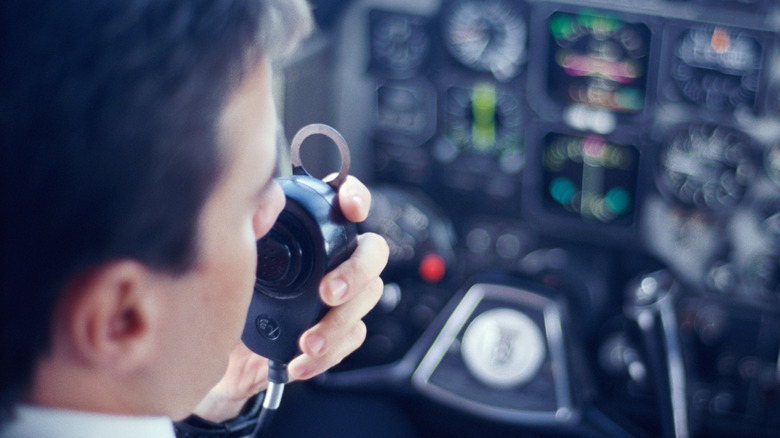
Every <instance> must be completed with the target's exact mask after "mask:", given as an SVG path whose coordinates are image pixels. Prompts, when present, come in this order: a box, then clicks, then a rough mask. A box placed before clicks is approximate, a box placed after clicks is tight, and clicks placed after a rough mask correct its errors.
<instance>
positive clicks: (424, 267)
mask: <svg viewBox="0 0 780 438" xmlns="http://www.w3.org/2000/svg"><path fill="white" fill-rule="evenodd" d="M446 271H447V263H446V262H445V261H444V259H443V258H442V257H441V256H440V255H438V254H427V255H426V256H425V257H423V259H422V261H420V277H422V279H423V280H425V281H427V282H428V283H437V282H439V281H440V280H441V279H442V278H444V273H445V272H446Z"/></svg>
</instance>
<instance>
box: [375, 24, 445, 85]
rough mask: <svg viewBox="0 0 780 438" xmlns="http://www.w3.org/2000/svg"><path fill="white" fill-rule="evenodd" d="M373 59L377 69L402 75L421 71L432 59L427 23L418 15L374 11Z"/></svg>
mask: <svg viewBox="0 0 780 438" xmlns="http://www.w3.org/2000/svg"><path fill="white" fill-rule="evenodd" d="M370 17H371V18H370V19H371V57H372V61H373V63H374V64H376V66H378V67H380V68H384V69H389V70H390V71H391V72H395V73H401V72H409V71H413V70H415V69H417V68H418V67H419V66H420V65H421V64H422V62H423V61H424V59H425V57H426V56H427V55H428V50H429V47H430V40H429V38H428V34H427V33H426V30H425V26H426V24H427V23H426V20H425V19H424V18H423V17H420V16H416V15H408V14H401V13H395V12H386V11H380V10H372V11H371V14H370Z"/></svg>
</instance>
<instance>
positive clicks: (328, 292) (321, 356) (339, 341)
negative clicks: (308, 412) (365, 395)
mask: <svg viewBox="0 0 780 438" xmlns="http://www.w3.org/2000/svg"><path fill="white" fill-rule="evenodd" d="M338 199H339V206H340V207H341V211H342V213H343V214H344V216H345V217H346V218H347V220H350V221H352V222H362V221H363V220H365V219H366V217H367V216H368V211H369V208H370V206H371V194H370V193H369V191H368V189H367V188H366V186H364V185H363V183H361V182H360V181H358V180H357V179H356V178H354V177H351V176H350V177H348V178H347V180H346V181H344V183H343V184H342V185H341V188H340V189H339V195H338ZM388 255H389V250H388V247H387V242H385V239H384V238H382V237H380V236H379V235H377V234H374V233H366V234H361V235H359V236H358V246H357V249H355V252H354V253H353V254H352V256H351V257H350V258H349V259H348V260H346V261H345V262H344V263H342V264H341V265H339V266H338V267H336V269H334V270H333V271H331V272H329V273H328V274H327V275H325V277H324V278H323V279H322V282H321V283H320V298H321V299H322V301H323V302H324V303H325V304H327V305H328V306H331V309H330V310H329V311H328V313H326V314H325V316H324V317H323V318H322V319H321V320H320V322H318V323H317V324H316V325H315V326H314V327H312V328H310V329H309V330H307V331H306V332H304V334H303V335H302V336H301V338H300V341H299V347H300V349H301V351H302V352H303V354H302V355H300V356H298V357H296V358H295V359H293V361H292V362H290V364H289V366H288V368H287V372H288V374H289V376H290V378H294V379H297V380H305V379H309V378H311V377H314V376H316V375H317V374H320V373H322V372H324V371H325V370H327V369H329V368H331V367H333V366H334V365H337V364H338V363H339V362H341V360H342V359H344V358H345V357H346V356H347V355H349V354H350V353H352V352H353V351H355V350H356V349H357V348H358V347H359V346H360V345H361V344H362V343H363V341H364V340H365V338H366V325H365V324H364V323H363V321H362V318H363V317H364V316H365V315H366V314H367V313H368V312H369V311H370V310H371V309H372V308H373V307H374V306H375V305H376V303H377V302H378V301H379V298H380V297H381V296H382V289H383V284H382V280H381V279H380V278H379V274H380V273H381V272H382V270H383V269H384V268H385V265H386V264H387V258H388Z"/></svg>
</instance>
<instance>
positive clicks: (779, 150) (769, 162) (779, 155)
mask: <svg viewBox="0 0 780 438" xmlns="http://www.w3.org/2000/svg"><path fill="white" fill-rule="evenodd" d="M764 165H765V166H766V173H767V174H768V175H769V178H771V179H772V181H774V182H775V184H778V185H780V143H776V144H775V145H774V146H772V147H771V148H769V149H768V150H767V152H766V158H765V159H764Z"/></svg>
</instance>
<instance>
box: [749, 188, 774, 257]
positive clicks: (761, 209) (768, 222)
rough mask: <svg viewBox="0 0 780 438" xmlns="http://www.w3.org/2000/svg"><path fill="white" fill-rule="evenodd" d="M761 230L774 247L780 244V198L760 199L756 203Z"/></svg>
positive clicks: (772, 196) (770, 196)
mask: <svg viewBox="0 0 780 438" xmlns="http://www.w3.org/2000/svg"><path fill="white" fill-rule="evenodd" d="M754 202H755V204H756V207H755V208H756V214H757V215H758V220H759V221H760V222H759V226H760V229H761V231H762V232H763V233H765V235H766V236H767V237H769V238H770V239H771V240H772V242H774V245H778V244H780V196H778V195H777V194H774V195H769V196H764V197H758V199H756V200H755V201H754Z"/></svg>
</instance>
